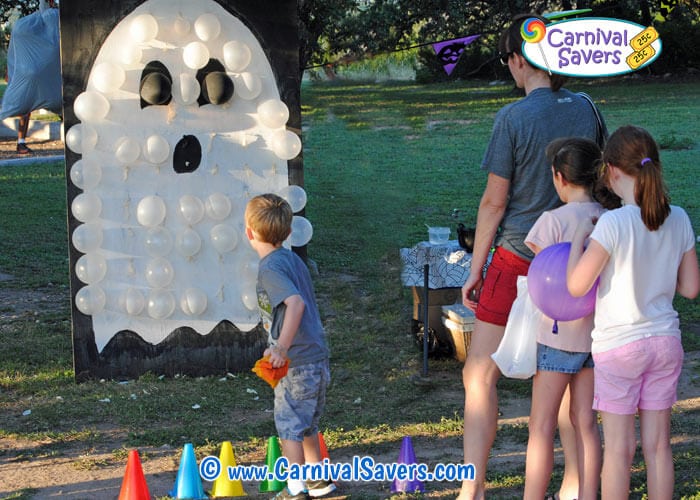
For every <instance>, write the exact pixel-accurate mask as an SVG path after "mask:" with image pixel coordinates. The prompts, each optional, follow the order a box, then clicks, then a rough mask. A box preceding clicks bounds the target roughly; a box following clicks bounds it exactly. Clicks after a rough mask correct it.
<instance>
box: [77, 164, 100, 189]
mask: <svg viewBox="0 0 700 500" xmlns="http://www.w3.org/2000/svg"><path fill="white" fill-rule="evenodd" d="M70 180H71V182H72V183H73V184H75V185H76V186H77V187H79V188H80V189H83V190H85V189H92V188H94V187H96V186H97V185H98V184H99V183H100V180H102V168H101V167H100V165H99V164H97V163H96V162H95V161H94V160H90V159H85V158H82V159H80V160H78V161H76V162H75V163H74V164H73V166H72V167H71V169H70Z"/></svg>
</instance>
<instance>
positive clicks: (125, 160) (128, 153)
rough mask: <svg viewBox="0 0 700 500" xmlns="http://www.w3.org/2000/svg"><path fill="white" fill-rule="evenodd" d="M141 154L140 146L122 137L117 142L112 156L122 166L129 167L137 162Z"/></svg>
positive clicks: (128, 138)
mask: <svg viewBox="0 0 700 500" xmlns="http://www.w3.org/2000/svg"><path fill="white" fill-rule="evenodd" d="M140 154H141V146H139V143H138V142H137V141H136V140H135V139H132V138H131V137H122V138H120V139H119V140H118V141H117V147H116V149H115V151H114V155H115V156H116V157H117V161H119V163H121V164H122V165H131V164H133V163H134V162H135V161H136V160H138V158H139V155H140Z"/></svg>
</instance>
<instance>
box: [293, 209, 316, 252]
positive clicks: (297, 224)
mask: <svg viewBox="0 0 700 500" xmlns="http://www.w3.org/2000/svg"><path fill="white" fill-rule="evenodd" d="M313 234H314V229H313V227H312V226H311V223H310V222H309V220H308V219H306V218H305V217H301V216H300V215H295V216H294V217H292V233H291V234H290V235H289V238H288V240H289V243H290V244H291V245H292V246H293V247H303V246H304V245H306V244H307V243H308V242H309V241H311V237H312V236H313Z"/></svg>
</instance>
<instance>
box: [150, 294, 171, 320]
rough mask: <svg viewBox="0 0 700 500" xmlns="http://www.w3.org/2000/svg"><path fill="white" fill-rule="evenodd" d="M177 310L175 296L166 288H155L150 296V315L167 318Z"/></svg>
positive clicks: (155, 317) (154, 317) (156, 317)
mask: <svg viewBox="0 0 700 500" xmlns="http://www.w3.org/2000/svg"><path fill="white" fill-rule="evenodd" d="M173 311H175V298H174V297H173V294H172V293H170V292H168V291H165V290H153V291H152V292H151V293H150V295H149V296H148V315H149V316H150V317H151V318H153V319H165V318H167V317H168V316H170V315H171V314H172V313H173Z"/></svg>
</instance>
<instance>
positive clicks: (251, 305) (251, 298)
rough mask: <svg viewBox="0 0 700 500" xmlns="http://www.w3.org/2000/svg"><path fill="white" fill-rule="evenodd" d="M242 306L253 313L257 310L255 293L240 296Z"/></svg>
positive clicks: (246, 292) (249, 292)
mask: <svg viewBox="0 0 700 500" xmlns="http://www.w3.org/2000/svg"><path fill="white" fill-rule="evenodd" d="M241 300H242V301H243V305H244V306H246V308H247V309H248V310H250V311H255V310H256V309H257V308H258V296H257V294H256V293H255V292H251V291H245V292H243V293H242V294H241Z"/></svg>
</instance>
